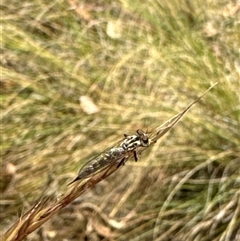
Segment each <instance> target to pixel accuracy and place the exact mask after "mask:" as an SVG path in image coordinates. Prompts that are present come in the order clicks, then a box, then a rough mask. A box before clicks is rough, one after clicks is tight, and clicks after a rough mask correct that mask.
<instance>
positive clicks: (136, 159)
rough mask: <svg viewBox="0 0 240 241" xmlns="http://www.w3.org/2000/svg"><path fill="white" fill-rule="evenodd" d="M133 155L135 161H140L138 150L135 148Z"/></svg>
mask: <svg viewBox="0 0 240 241" xmlns="http://www.w3.org/2000/svg"><path fill="white" fill-rule="evenodd" d="M133 156H134V160H135V162H137V161H138V157H137V152H136V151H135V150H134V151H133Z"/></svg>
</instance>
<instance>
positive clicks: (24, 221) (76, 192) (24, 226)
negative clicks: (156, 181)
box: [3, 83, 217, 241]
mask: <svg viewBox="0 0 240 241" xmlns="http://www.w3.org/2000/svg"><path fill="white" fill-rule="evenodd" d="M216 84H217V83H215V84H214V85H212V86H211V87H210V88H209V89H208V90H206V91H205V92H204V93H203V94H202V95H201V96H200V97H198V98H197V99H196V100H195V101H194V102H192V103H191V104H190V105H189V106H188V107H187V108H185V109H184V110H183V111H182V112H180V113H179V114H177V115H175V116H174V117H173V118H171V119H170V120H168V121H167V122H165V123H164V124H162V125H161V126H159V127H157V128H156V129H155V130H154V131H153V132H152V133H151V134H150V135H149V137H150V140H151V144H153V143H155V142H156V141H157V140H158V139H159V138H161V137H162V136H164V135H165V134H166V133H167V132H169V131H170V130H171V129H172V128H173V127H174V126H175V125H176V124H177V123H178V122H179V121H180V119H181V118H182V117H183V116H184V115H185V114H186V113H187V112H188V110H189V109H190V108H191V107H192V106H193V105H194V104H195V103H197V102H198V101H199V100H200V99H201V98H202V97H203V96H204V95H205V94H206V93H207V92H208V91H209V90H210V89H212V88H213V87H214V86H215V85H216ZM146 148H147V147H141V148H140V149H139V150H138V153H141V152H143V151H144V150H145V149H146ZM117 169H118V163H115V164H114V165H111V166H110V167H109V168H108V169H107V170H104V171H102V172H100V173H97V174H96V175H94V176H93V177H91V178H89V179H87V180H82V181H80V182H76V184H74V186H73V188H72V189H71V190H70V191H69V192H68V193H66V195H65V196H63V197H62V198H60V199H59V200H57V201H55V202H53V203H52V200H51V198H43V199H41V200H39V201H38V202H37V203H36V204H35V205H34V206H33V207H32V208H31V209H30V210H29V211H28V212H27V213H26V214H24V215H23V216H22V217H20V218H19V220H18V221H17V222H16V223H15V224H14V225H13V226H12V227H11V228H10V229H9V230H8V231H7V232H6V233H5V234H4V236H3V240H4V241H20V240H23V239H24V238H25V237H27V235H28V234H30V233H31V232H33V231H34V230H36V229H37V228H39V227H40V226H41V225H42V224H43V223H45V222H46V221H47V220H49V219H50V218H51V217H52V216H53V215H54V214H56V213H58V212H59V211H60V210H61V209H62V208H64V207H65V206H67V205H68V204H69V203H71V202H72V201H74V200H75V199H76V198H78V197H79V196H80V195H82V194H83V193H84V192H85V191H86V190H87V189H89V188H91V187H92V186H94V185H95V184H97V183H98V182H100V181H101V180H103V179H105V178H107V177H108V176H110V175H111V174H112V173H113V172H115V171H116V170H117Z"/></svg>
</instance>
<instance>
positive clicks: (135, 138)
mask: <svg viewBox="0 0 240 241" xmlns="http://www.w3.org/2000/svg"><path fill="white" fill-rule="evenodd" d="M120 146H121V147H122V148H123V149H124V150H126V151H133V150H136V148H138V147H140V146H149V138H148V135H147V134H146V133H145V132H144V131H142V130H137V134H135V135H131V136H127V135H126V136H125V139H124V141H123V142H122V143H121V144H120Z"/></svg>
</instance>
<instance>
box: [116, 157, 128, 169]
mask: <svg viewBox="0 0 240 241" xmlns="http://www.w3.org/2000/svg"><path fill="white" fill-rule="evenodd" d="M125 161H126V158H125V157H124V158H123V159H122V160H121V161H120V162H119V163H118V165H117V168H119V167H120V166H121V165H124V164H125Z"/></svg>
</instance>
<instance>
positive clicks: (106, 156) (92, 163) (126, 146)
mask: <svg viewBox="0 0 240 241" xmlns="http://www.w3.org/2000/svg"><path fill="white" fill-rule="evenodd" d="M149 145H150V140H149V138H148V135H147V134H146V133H145V132H144V131H143V130H140V129H139V130H137V131H136V134H134V135H126V134H124V139H123V140H122V141H121V142H120V143H118V144H116V145H115V146H113V147H110V148H108V149H107V150H106V151H104V152H102V153H101V154H99V155H97V156H95V157H93V158H92V159H90V160H89V161H88V162H87V163H86V164H85V165H84V166H83V167H82V168H81V169H80V171H79V173H78V176H77V177H76V178H75V179H74V180H73V181H72V182H71V183H69V184H68V185H70V184H72V183H73V182H76V181H78V180H80V179H85V178H88V177H91V176H93V175H95V174H97V173H99V172H101V171H103V170H105V169H107V168H108V167H109V168H110V167H111V166H112V165H113V164H115V163H117V162H118V165H117V168H118V167H120V166H121V165H124V163H125V162H126V160H127V159H128V158H129V157H130V156H131V155H132V154H133V156H134V160H135V161H137V160H138V156H137V149H138V147H148V146H149Z"/></svg>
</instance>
